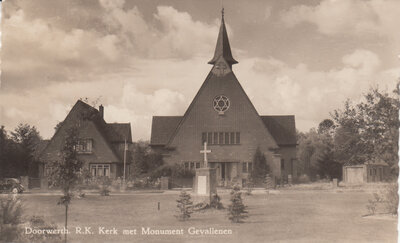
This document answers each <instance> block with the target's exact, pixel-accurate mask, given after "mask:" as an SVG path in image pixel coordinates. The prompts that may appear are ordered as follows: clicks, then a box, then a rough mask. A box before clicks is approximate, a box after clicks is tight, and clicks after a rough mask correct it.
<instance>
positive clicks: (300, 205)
mask: <svg viewBox="0 0 400 243" xmlns="http://www.w3.org/2000/svg"><path fill="white" fill-rule="evenodd" d="M221 197H222V202H223V204H224V206H227V205H228V203H229V195H228V194H222V195H221ZM243 197H244V203H245V204H246V205H247V206H248V211H249V218H247V220H246V222H245V223H243V224H232V223H231V222H230V221H229V220H228V218H227V212H226V210H208V211H204V212H200V213H194V214H192V217H191V219H189V220H188V221H186V222H180V221H178V220H177V219H176V218H175V217H174V214H175V211H176V209H177V208H176V202H175V200H176V199H177V198H178V194H171V193H163V194H160V193H154V194H152V193H148V194H129V195H111V196H109V197H101V196H97V195H87V196H86V198H84V199H74V200H73V202H72V204H71V207H70V214H69V229H70V230H71V231H73V232H72V233H71V234H70V235H69V236H68V237H69V242H161V241H162V242H199V241H200V242H397V221H396V220H395V219H374V218H364V217H362V215H365V214H367V213H368V212H367V209H366V207H365V205H366V204H367V201H368V199H369V198H372V195H371V194H370V193H365V192H341V193H340V192H334V191H312V190H309V191H298V190H288V191H282V192H281V193H279V194H270V195H266V194H254V195H251V196H246V195H243ZM23 198H24V200H25V212H26V214H28V215H40V216H44V217H45V219H47V220H48V221H52V222H55V223H57V224H59V225H60V227H62V225H63V223H64V208H63V207H62V206H57V205H56V202H57V199H58V198H59V196H50V195H35V194H31V195H29V194H26V195H24V196H23ZM158 202H160V203H161V209H160V211H158V207H157V204H158ZM85 226H86V227H91V229H92V231H94V234H92V235H77V234H75V232H74V231H75V227H82V228H83V227H85ZM98 227H106V228H112V227H115V228H117V229H118V231H119V234H118V235H99V234H98ZM141 227H151V228H152V229H183V231H184V235H174V236H171V235H163V236H149V235H142V234H141ZM189 227H196V228H197V229H208V228H209V227H213V228H215V229H230V230H232V235H189V234H188V232H187V230H188V228H189ZM135 228H136V229H137V235H131V236H129V235H122V230H123V229H135Z"/></svg>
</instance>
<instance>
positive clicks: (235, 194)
mask: <svg viewBox="0 0 400 243" xmlns="http://www.w3.org/2000/svg"><path fill="white" fill-rule="evenodd" d="M245 209H246V206H245V205H244V204H243V200H242V193H241V192H240V188H239V187H234V188H233V190H232V191H231V205H229V207H228V216H229V219H230V220H231V222H233V223H243V219H245V218H247V217H248V215H247V214H248V212H247V211H246V210H245Z"/></svg>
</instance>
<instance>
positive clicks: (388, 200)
mask: <svg viewBox="0 0 400 243" xmlns="http://www.w3.org/2000/svg"><path fill="white" fill-rule="evenodd" d="M398 190H399V185H398V184H397V182H395V183H391V184H390V185H389V186H387V187H386V188H385V190H384V192H383V197H384V199H383V202H384V203H385V206H386V209H387V210H388V213H391V214H394V215H397V207H398V205H399V194H398Z"/></svg>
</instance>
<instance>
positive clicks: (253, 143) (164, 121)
mask: <svg viewBox="0 0 400 243" xmlns="http://www.w3.org/2000/svg"><path fill="white" fill-rule="evenodd" d="M237 63H238V62H237V61H236V60H235V59H234V58H233V56H232V53H231V48H230V45H229V40H228V35H227V31H226V27H225V22H224V16H223V14H222V20H221V26H220V30H219V35H218V39H217V45H216V49H215V53H214V57H213V58H212V60H211V61H210V62H209V64H211V65H213V67H212V68H211V71H210V72H209V74H208V76H207V78H206V79H205V81H204V83H203V84H202V86H201V87H200V89H199V91H198V92H197V94H196V96H195V97H194V99H193V101H192V103H191V104H190V105H189V107H188V109H187V110H186V112H185V114H184V115H183V116H154V117H153V121H152V131H151V141H150V145H151V147H152V148H153V149H154V150H156V151H159V152H161V153H162V154H163V158H164V161H165V162H166V163H168V164H174V163H181V164H184V165H185V168H186V169H188V170H194V169H195V168H200V167H202V166H203V161H204V154H202V153H201V152H200V151H202V150H203V151H202V152H203V153H204V152H205V151H204V145H207V150H208V154H207V158H208V159H207V160H208V166H209V167H213V168H216V173H217V180H218V183H219V184H220V185H227V184H229V182H232V181H235V182H238V183H245V182H246V179H247V178H248V175H249V172H250V171H251V170H252V167H253V166H252V160H253V157H254V154H255V152H256V150H257V149H259V150H260V151H261V152H262V153H263V154H264V155H265V157H266V160H267V163H268V165H269V168H270V169H271V174H272V176H273V177H274V178H275V179H284V180H285V179H287V177H288V175H292V176H293V178H295V177H297V167H296V127H295V117H294V116H293V115H289V116H260V115H259V114H258V112H257V110H256V109H255V107H254V106H253V104H252V102H251V101H250V99H249V97H248V96H247V94H246V93H245V91H244V89H243V88H242V86H241V85H240V83H239V81H238V80H237V78H236V76H235V74H234V73H233V71H232V66H233V65H234V64H237ZM282 102H284V101H282Z"/></svg>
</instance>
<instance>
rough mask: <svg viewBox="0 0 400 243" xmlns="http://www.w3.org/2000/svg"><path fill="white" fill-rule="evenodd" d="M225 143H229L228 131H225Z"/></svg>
mask: <svg viewBox="0 0 400 243" xmlns="http://www.w3.org/2000/svg"><path fill="white" fill-rule="evenodd" d="M225 144H229V132H226V133H225Z"/></svg>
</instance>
